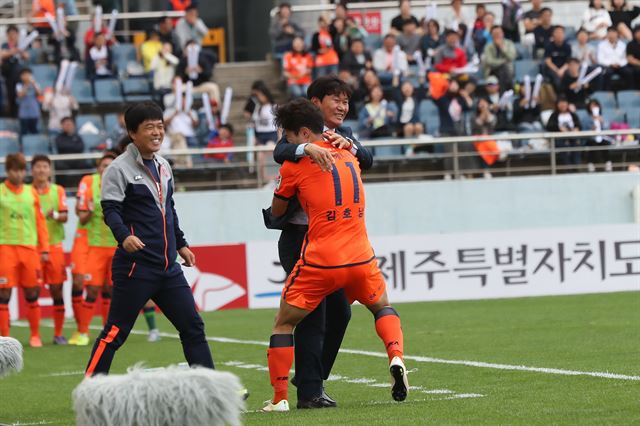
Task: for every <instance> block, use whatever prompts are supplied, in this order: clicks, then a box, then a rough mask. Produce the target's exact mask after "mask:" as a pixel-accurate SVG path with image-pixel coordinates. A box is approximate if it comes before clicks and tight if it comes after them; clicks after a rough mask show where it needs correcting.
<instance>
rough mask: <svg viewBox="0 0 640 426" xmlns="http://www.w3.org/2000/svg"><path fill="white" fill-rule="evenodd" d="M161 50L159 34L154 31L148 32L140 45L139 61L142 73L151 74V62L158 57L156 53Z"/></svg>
mask: <svg viewBox="0 0 640 426" xmlns="http://www.w3.org/2000/svg"><path fill="white" fill-rule="evenodd" d="M161 50H162V41H161V40H160V33H159V32H158V31H156V30H151V31H149V32H148V35H147V39H146V40H145V41H144V43H142V44H141V45H140V50H139V60H140V59H142V66H143V67H144V72H145V73H149V72H151V61H153V58H155V57H156V56H158V53H160V51H161Z"/></svg>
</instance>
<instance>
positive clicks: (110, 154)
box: [96, 151, 118, 166]
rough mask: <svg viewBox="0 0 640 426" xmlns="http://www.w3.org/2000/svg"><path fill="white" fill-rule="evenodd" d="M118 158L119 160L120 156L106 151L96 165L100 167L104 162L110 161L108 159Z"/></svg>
mask: <svg viewBox="0 0 640 426" xmlns="http://www.w3.org/2000/svg"><path fill="white" fill-rule="evenodd" d="M116 158H118V154H116V153H115V152H113V151H105V152H104V153H103V154H102V157H100V158H99V159H98V161H97V162H96V164H97V165H98V166H99V165H100V164H102V162H103V161H104V160H108V159H111V160H115V159H116Z"/></svg>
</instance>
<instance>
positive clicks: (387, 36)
mask: <svg viewBox="0 0 640 426" xmlns="http://www.w3.org/2000/svg"><path fill="white" fill-rule="evenodd" d="M388 38H392V39H394V40H395V39H396V36H395V35H393V34H391V33H389V34H387V35H385V36H384V38H383V39H382V40H386V39H388Z"/></svg>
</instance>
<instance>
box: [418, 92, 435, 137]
mask: <svg viewBox="0 0 640 426" xmlns="http://www.w3.org/2000/svg"><path fill="white" fill-rule="evenodd" d="M418 108H419V109H418V116H419V117H420V122H421V123H422V124H423V125H424V126H425V129H426V132H427V134H429V135H436V134H437V133H438V130H439V129H440V116H439V115H438V107H437V106H436V104H434V103H433V101H431V100H429V99H425V100H423V101H422V102H420V106H419V107H418Z"/></svg>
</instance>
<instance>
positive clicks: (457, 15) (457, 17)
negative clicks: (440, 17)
mask: <svg viewBox="0 0 640 426" xmlns="http://www.w3.org/2000/svg"><path fill="white" fill-rule="evenodd" d="M467 22H470V21H469V19H467V17H466V16H465V14H464V12H463V11H462V0H451V9H449V10H447V12H446V16H445V18H444V27H445V28H446V29H449V30H453V31H458V27H459V26H460V25H462V24H465V25H467Z"/></svg>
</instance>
